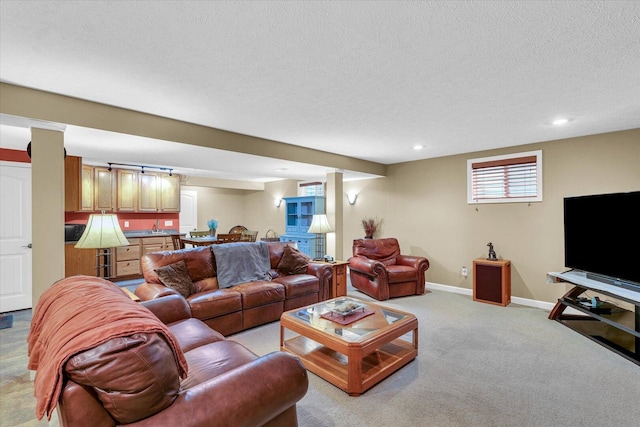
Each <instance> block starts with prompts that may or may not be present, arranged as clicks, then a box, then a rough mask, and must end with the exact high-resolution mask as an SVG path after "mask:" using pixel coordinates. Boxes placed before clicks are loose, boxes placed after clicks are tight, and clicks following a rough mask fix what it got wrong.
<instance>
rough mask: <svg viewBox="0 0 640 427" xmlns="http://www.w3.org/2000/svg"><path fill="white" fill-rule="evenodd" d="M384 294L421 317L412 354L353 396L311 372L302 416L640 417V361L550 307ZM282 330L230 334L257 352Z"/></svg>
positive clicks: (464, 421) (608, 420)
mask: <svg viewBox="0 0 640 427" xmlns="http://www.w3.org/2000/svg"><path fill="white" fill-rule="evenodd" d="M349 294H350V296H355V297H359V298H362V299H365V300H370V301H373V300H371V299H370V298H368V297H366V296H365V295H363V294H361V293H359V292H357V291H355V290H353V288H350V290H349ZM383 304H385V305H388V306H391V307H395V308H398V309H400V310H404V311H409V312H411V313H414V314H415V315H416V317H417V318H418V321H419V354H418V358H417V359H416V360H414V361H413V362H411V363H410V364H409V365H407V366H405V367H404V368H402V369H401V370H400V371H398V372H397V373H395V374H393V375H392V376H391V377H389V378H387V379H386V380H384V381H383V382H381V383H380V384H378V385H376V386H374V387H373V388H372V389H370V390H369V391H367V392H366V393H364V394H363V395H361V396H358V397H350V396H349V395H347V394H346V393H344V392H343V391H341V390H340V389H338V388H336V387H335V386H333V385H331V384H329V383H328V382H326V381H324V380H322V379H321V378H319V377H317V376H315V375H314V374H312V373H309V379H310V386H309V391H308V393H307V395H306V396H305V397H304V398H303V399H302V401H301V402H300V403H299V405H298V418H299V421H300V425H301V426H314V427H316V426H317V427H325V426H327V427H328V426H345V427H347V426H365V425H367V426H407V427H409V426H418V425H423V426H544V427H549V426H596V425H601V426H640V366H637V365H635V364H634V363H632V362H630V361H628V360H626V359H624V358H622V357H621V356H619V355H617V354H614V353H612V352H611V351H609V350H607V349H605V348H604V347H602V346H600V345H598V344H596V343H594V342H592V341H590V340H588V339H586V338H585V337H583V336H582V335H579V334H578V333H576V332H574V331H572V330H570V329H569V328H567V327H565V326H563V325H561V324H559V323H558V322H555V321H551V320H548V319H547V316H548V312H547V311H544V310H541V309H537V308H530V307H524V306H518V305H514V304H511V305H509V306H507V307H499V306H494V305H490V304H483V303H479V302H474V301H473V300H472V298H471V297H470V296H465V295H460V294H453V293H448V292H443V291H431V292H429V293H427V294H425V295H421V296H414V297H407V298H399V299H393V300H390V301H386V302H384V303H383ZM279 333H280V330H279V325H278V323H272V324H269V325H266V326H262V327H259V328H256V329H253V330H249V331H245V332H241V333H239V334H236V335H234V336H232V337H231V338H232V339H234V340H236V341H239V342H241V343H242V344H244V345H246V346H247V347H249V348H250V349H252V350H253V351H254V352H256V353H258V354H261V355H262V354H266V353H269V352H271V351H277V350H278V346H279Z"/></svg>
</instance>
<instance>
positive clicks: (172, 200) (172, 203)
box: [160, 173, 180, 212]
mask: <svg viewBox="0 0 640 427" xmlns="http://www.w3.org/2000/svg"><path fill="white" fill-rule="evenodd" d="M160 212H180V176H179V175H169V174H166V173H163V174H161V180H160Z"/></svg>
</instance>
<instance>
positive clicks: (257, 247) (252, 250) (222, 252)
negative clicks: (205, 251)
mask: <svg viewBox="0 0 640 427" xmlns="http://www.w3.org/2000/svg"><path fill="white" fill-rule="evenodd" d="M211 248H212V250H213V255H214V256H215V257H216V266H217V267H218V271H217V273H218V286H219V287H220V288H221V289H222V288H228V287H230V286H234V285H238V284H240V283H247V282H255V281H257V280H271V276H269V269H270V268H271V262H270V260H269V248H268V247H267V245H266V243H264V242H240V243H223V244H221V245H212V246H211Z"/></svg>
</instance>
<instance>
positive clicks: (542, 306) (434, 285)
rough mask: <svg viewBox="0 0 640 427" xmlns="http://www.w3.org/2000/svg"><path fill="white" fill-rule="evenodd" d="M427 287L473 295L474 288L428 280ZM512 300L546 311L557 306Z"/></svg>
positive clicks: (512, 300) (514, 298) (522, 299)
mask: <svg viewBox="0 0 640 427" xmlns="http://www.w3.org/2000/svg"><path fill="white" fill-rule="evenodd" d="M425 287H426V288H427V289H435V290H438V291H445V292H452V293H454V294H462V295H469V296H471V295H473V290H472V289H467V288H460V287H458V286H450V285H442V284H440V283H433V282H427V283H426V284H425ZM511 302H512V303H514V304H520V305H526V306H527V307H534V308H539V309H542V310H546V311H551V309H552V308H553V307H554V306H555V304H554V303H550V302H546V301H538V300H535V299H530V298H521V297H513V296H512V297H511Z"/></svg>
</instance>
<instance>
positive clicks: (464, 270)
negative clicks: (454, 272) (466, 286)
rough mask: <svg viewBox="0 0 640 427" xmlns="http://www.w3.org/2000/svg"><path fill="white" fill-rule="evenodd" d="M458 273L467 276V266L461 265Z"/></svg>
mask: <svg viewBox="0 0 640 427" xmlns="http://www.w3.org/2000/svg"><path fill="white" fill-rule="evenodd" d="M460 274H462V275H463V276H464V277H467V275H468V274H469V272H468V271H467V267H462V268H461V269H460Z"/></svg>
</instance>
